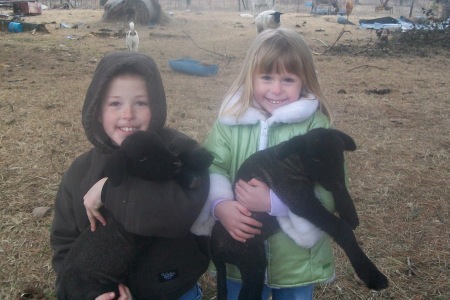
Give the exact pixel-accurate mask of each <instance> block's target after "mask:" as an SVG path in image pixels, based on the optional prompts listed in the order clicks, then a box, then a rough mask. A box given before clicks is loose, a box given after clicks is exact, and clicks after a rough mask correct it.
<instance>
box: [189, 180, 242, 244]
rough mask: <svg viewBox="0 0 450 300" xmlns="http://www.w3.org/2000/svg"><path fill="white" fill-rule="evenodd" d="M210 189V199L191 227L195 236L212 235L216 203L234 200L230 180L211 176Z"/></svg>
mask: <svg viewBox="0 0 450 300" xmlns="http://www.w3.org/2000/svg"><path fill="white" fill-rule="evenodd" d="M209 177H210V179H209V181H210V187H214V188H210V189H209V194H208V199H207V200H206V203H205V205H204V206H203V209H202V211H201V212H200V214H199V216H198V217H197V219H196V220H195V222H194V224H193V225H192V227H191V232H192V233H193V234H195V235H206V236H210V235H211V230H212V227H213V226H214V223H215V221H216V220H215V219H214V218H213V216H212V214H211V208H212V205H213V203H214V201H216V200H218V199H234V195H233V189H232V186H231V182H230V180H229V179H228V178H227V177H225V176H223V175H220V174H209Z"/></svg>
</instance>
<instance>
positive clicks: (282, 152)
mask: <svg viewBox="0 0 450 300" xmlns="http://www.w3.org/2000/svg"><path fill="white" fill-rule="evenodd" d="M355 149H356V145H355V142H354V141H353V139H352V138H351V137H350V136H348V135H346V134H344V133H343V132H340V131H338V130H334V129H324V128H318V129H313V130H311V131H309V132H308V133H306V134H304V135H300V136H296V137H294V138H292V139H290V140H288V141H286V142H283V143H281V144H279V145H277V146H274V147H271V148H268V149H265V150H262V151H259V152H256V153H255V154H253V155H252V156H250V157H249V158H248V159H247V160H246V161H244V163H243V164H242V166H241V167H240V168H239V170H238V172H237V175H236V180H235V182H236V181H238V180H239V179H242V180H244V181H249V180H251V179H252V178H257V179H259V180H261V181H263V182H265V183H266V184H267V185H269V186H270V188H271V189H272V190H273V191H274V192H275V193H276V194H277V195H278V196H279V197H280V199H282V201H284V203H285V204H286V205H287V206H288V207H289V209H290V210H291V211H292V212H293V213H294V214H296V215H298V216H300V217H303V218H305V219H307V220H309V221H310V222H311V223H313V224H315V225H316V226H317V227H318V228H320V229H321V230H323V231H324V232H326V233H327V234H329V235H330V236H331V237H332V238H333V239H334V240H335V241H336V243H337V244H338V245H339V246H340V247H342V248H343V250H344V251H345V253H346V255H347V256H348V258H349V260H350V262H351V264H352V266H353V267H354V269H355V271H356V274H357V275H358V276H359V277H360V278H361V279H362V280H363V281H364V282H365V283H366V285H367V286H368V287H369V288H370V289H375V290H381V289H384V288H387V286H388V280H387V278H386V277H385V276H384V275H383V274H382V273H381V272H380V271H379V270H378V269H377V267H376V266H375V265H374V264H373V262H372V261H371V260H370V259H369V258H368V257H367V256H366V255H365V254H364V252H363V251H362V249H361V248H360V247H359V245H358V242H357V241H356V238H355V235H354V233H353V229H355V228H356V227H357V226H358V225H359V220H358V215H357V213H356V209H355V206H354V204H353V201H352V199H351V197H350V195H349V193H348V190H347V188H346V184H345V170H344V151H354V150H355ZM315 183H319V184H320V185H322V186H323V187H324V188H325V189H327V190H328V191H330V192H331V193H332V194H333V197H334V201H335V206H336V211H337V212H338V214H339V216H340V218H339V217H337V216H335V215H334V214H332V213H330V212H329V211H328V210H327V209H326V208H325V207H324V206H323V205H322V204H321V203H320V200H319V199H317V197H316V196H315V194H314V185H315ZM254 217H255V218H256V219H257V220H259V221H261V222H262V223H263V227H262V230H261V231H262V232H261V234H260V235H257V236H256V237H255V238H252V239H248V240H247V242H245V243H241V242H238V241H236V240H234V239H233V238H232V237H231V236H230V235H229V233H228V232H227V231H226V229H225V228H224V227H223V226H222V224H221V223H220V222H216V223H215V225H214V227H213V230H212V234H211V240H210V253H211V259H212V261H213V262H214V265H215V267H216V269H217V288H218V299H219V300H222V299H226V293H227V292H226V265H225V263H231V264H234V265H236V266H237V267H238V268H239V270H240V272H241V275H242V289H241V292H240V294H239V299H240V300H252V299H261V292H262V288H263V283H264V272H265V269H266V266H267V261H266V255H265V249H264V240H265V239H267V238H268V237H269V236H270V235H271V234H273V233H274V232H275V231H276V230H277V229H279V224H278V222H277V220H276V218H275V217H272V216H269V215H268V214H267V213H254Z"/></svg>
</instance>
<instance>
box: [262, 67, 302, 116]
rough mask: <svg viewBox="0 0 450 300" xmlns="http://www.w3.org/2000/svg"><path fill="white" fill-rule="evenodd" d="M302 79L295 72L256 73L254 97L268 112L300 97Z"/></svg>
mask: <svg viewBox="0 0 450 300" xmlns="http://www.w3.org/2000/svg"><path fill="white" fill-rule="evenodd" d="M302 86H303V83H302V80H301V79H300V78H299V77H298V76H297V75H295V74H290V73H280V74H278V73H271V74H256V76H255V78H254V80H253V98H254V99H255V101H256V102H257V103H258V104H259V105H260V106H261V108H263V109H264V110H265V111H267V112H268V113H270V114H272V113H273V111H274V110H275V109H277V108H279V107H281V106H284V105H287V104H289V103H292V102H295V101H297V100H298V99H299V97H300V92H301V90H302Z"/></svg>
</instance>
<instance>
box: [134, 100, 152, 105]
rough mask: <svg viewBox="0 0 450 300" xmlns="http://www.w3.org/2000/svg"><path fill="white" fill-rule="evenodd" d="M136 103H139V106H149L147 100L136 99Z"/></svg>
mask: <svg viewBox="0 0 450 300" xmlns="http://www.w3.org/2000/svg"><path fill="white" fill-rule="evenodd" d="M136 104H137V105H140V106H149V105H150V103H149V101H148V100H140V101H137V103H136Z"/></svg>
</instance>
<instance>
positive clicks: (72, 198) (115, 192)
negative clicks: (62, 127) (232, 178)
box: [50, 52, 209, 300]
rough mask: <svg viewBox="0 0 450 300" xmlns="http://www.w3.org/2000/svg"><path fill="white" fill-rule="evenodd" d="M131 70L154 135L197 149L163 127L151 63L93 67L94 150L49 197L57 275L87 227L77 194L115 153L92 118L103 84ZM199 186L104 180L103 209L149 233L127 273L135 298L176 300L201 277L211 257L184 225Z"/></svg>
mask: <svg viewBox="0 0 450 300" xmlns="http://www.w3.org/2000/svg"><path fill="white" fill-rule="evenodd" d="M125 73H128V74H129V73H132V74H138V75H142V76H143V78H145V79H146V81H147V88H148V93H149V95H150V108H151V110H152V118H151V122H150V126H149V128H151V129H152V130H155V131H156V132H157V133H158V134H159V135H160V136H161V137H162V139H163V140H164V141H166V142H167V145H168V146H169V148H170V149H171V150H172V151H173V152H174V153H175V154H178V153H180V152H182V151H184V150H186V149H190V148H194V147H199V145H198V144H197V143H196V142H195V141H193V140H192V139H190V138H188V137H187V136H185V135H183V134H181V133H179V132H177V131H175V130H172V129H168V128H165V127H164V124H165V121H166V98H165V94H164V87H163V84H162V80H161V77H160V74H159V71H158V68H157V66H156V64H155V62H154V61H153V60H152V59H151V58H150V57H148V56H146V55H143V54H139V53H134V52H117V53H112V54H109V55H107V56H105V57H104V58H103V59H102V60H101V61H100V63H99V65H98V66H97V68H96V70H95V73H94V76H93V79H92V82H91V84H90V86H89V88H88V90H87V94H86V98H85V102H84V105H83V111H82V124H83V127H84V129H85V133H86V136H87V138H88V139H89V141H90V142H91V143H92V144H93V145H94V147H93V148H92V149H91V150H89V151H87V152H85V153H83V154H82V155H80V156H79V157H78V158H76V159H75V161H74V162H73V163H72V165H71V166H70V167H69V169H68V170H67V171H66V173H65V174H64V176H63V179H62V181H61V184H60V187H59V190H58V192H57V195H56V199H55V215H54V219H53V223H52V226H51V233H50V243H51V246H52V249H53V258H52V264H53V268H54V270H55V271H56V273H58V272H59V271H60V269H61V266H62V263H63V260H64V257H65V255H66V254H67V252H68V251H69V249H70V247H71V245H72V244H73V242H74V241H75V240H76V238H77V237H78V236H79V235H80V233H81V232H82V231H83V230H85V229H86V228H87V227H89V220H88V218H87V214H86V209H85V207H84V204H83V196H84V195H85V194H86V193H87V192H88V190H89V189H90V188H91V187H92V186H93V185H94V184H95V183H96V182H97V181H98V180H99V179H101V178H102V177H103V175H102V173H103V168H104V165H105V163H106V161H107V159H108V157H109V156H110V154H111V153H112V152H113V151H114V149H115V148H116V147H115V146H114V145H113V144H112V143H111V141H110V139H109V137H108V136H107V135H106V133H105V131H104V130H103V127H102V125H101V123H99V121H98V115H99V110H100V108H101V101H102V99H103V95H104V94H105V92H106V89H107V87H108V84H109V82H110V81H111V80H112V79H113V78H114V77H116V76H118V75H121V74H125ZM202 179H203V180H202V187H200V188H199V189H195V190H183V189H182V188H181V187H180V186H179V185H178V184H177V183H176V182H175V181H173V180H168V181H145V180H142V179H139V178H136V177H128V178H127V179H126V180H125V181H124V182H123V183H122V184H120V185H119V186H117V187H114V186H112V185H111V184H108V181H106V183H105V186H104V188H103V191H102V201H103V202H104V204H105V208H106V209H107V210H108V211H110V212H111V213H112V214H113V215H114V217H115V218H116V219H117V220H118V221H119V222H120V223H121V224H122V225H124V227H125V229H126V230H127V231H129V232H132V233H136V234H139V235H144V236H149V237H151V240H152V246H151V247H149V249H148V251H146V252H145V253H144V254H143V255H142V256H141V257H140V258H139V262H138V266H137V267H136V269H135V270H134V271H133V273H132V274H131V276H130V282H129V287H130V289H131V290H132V293H133V295H134V296H135V297H137V299H139V300H140V299H177V298H179V297H180V296H182V295H183V294H184V293H185V292H187V291H188V290H189V289H190V288H192V287H193V286H194V285H195V283H196V282H197V280H198V279H199V277H200V276H201V275H202V274H203V273H204V272H205V270H206V268H207V266H208V263H209V259H208V257H207V253H205V251H202V250H203V248H202V246H201V245H202V244H201V243H199V241H198V239H197V237H196V236H194V235H193V234H191V233H190V227H191V226H192V224H193V223H194V221H195V219H196V218H197V216H198V214H199V213H200V211H201V209H202V207H203V204H204V203H205V201H206V197H207V194H208V188H209V177H208V171H207V170H205V172H204V174H203V176H202Z"/></svg>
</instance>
